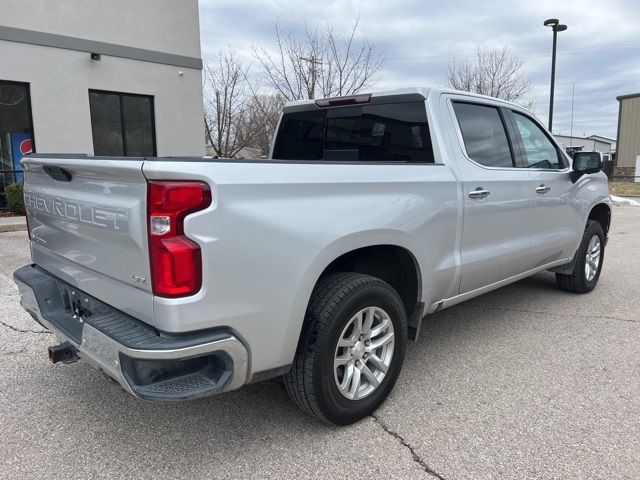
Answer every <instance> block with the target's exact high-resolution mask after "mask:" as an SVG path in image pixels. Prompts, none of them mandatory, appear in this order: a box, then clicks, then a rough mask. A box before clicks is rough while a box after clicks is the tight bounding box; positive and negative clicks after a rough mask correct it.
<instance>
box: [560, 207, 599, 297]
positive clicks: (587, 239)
mask: <svg viewBox="0 0 640 480" xmlns="http://www.w3.org/2000/svg"><path fill="white" fill-rule="evenodd" d="M604 243H605V236H604V231H603V230H602V226H601V225H600V223H598V222H596V221H594V220H588V221H587V226H586V228H585V230H584V234H583V236H582V242H580V247H578V251H577V252H576V260H575V263H574V267H573V272H571V273H570V274H565V273H556V281H557V282H558V286H559V287H560V288H561V289H563V290H566V291H568V292H574V293H587V292H590V291H591V290H593V289H594V288H595V286H596V284H597V283H598V279H599V278H600V272H601V271H602V263H603V261H604Z"/></svg>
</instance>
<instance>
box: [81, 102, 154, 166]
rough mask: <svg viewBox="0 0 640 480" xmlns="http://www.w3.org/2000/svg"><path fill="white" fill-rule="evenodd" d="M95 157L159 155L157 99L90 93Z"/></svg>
mask: <svg viewBox="0 0 640 480" xmlns="http://www.w3.org/2000/svg"><path fill="white" fill-rule="evenodd" d="M89 107H90V110H91V129H92V131H93V153H94V155H112V156H129V157H152V156H154V155H155V154H156V139H155V129H154V118H153V97H150V96H148V95H132V94H128V93H117V92H103V91H97V90H89Z"/></svg>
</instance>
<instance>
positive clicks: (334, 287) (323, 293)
mask: <svg viewBox="0 0 640 480" xmlns="http://www.w3.org/2000/svg"><path fill="white" fill-rule="evenodd" d="M370 306H376V307H379V308H382V309H383V310H384V311H385V312H386V313H387V314H388V315H389V318H390V319H391V322H392V324H393V330H394V342H395V343H394V349H393V356H392V357H391V363H390V365H389V368H388V371H387V373H386V374H385V376H384V378H383V379H382V381H381V383H380V385H378V387H376V388H375V389H374V390H373V391H372V392H371V393H370V394H369V395H368V396H366V397H364V398H362V399H359V400H350V399H348V398H346V397H345V396H343V395H342V394H341V393H340V391H339V389H338V386H337V385H336V381H335V378H334V366H333V360H334V355H335V352H336V346H337V342H338V339H339V337H340V336H341V334H342V333H343V329H344V328H345V327H346V325H347V324H348V322H349V321H350V320H351V319H352V318H353V316H354V315H355V314H356V313H357V312H359V311H360V310H361V309H363V308H366V307H370ZM406 348H407V320H406V313H405V309H404V305H403V304H402V301H401V300H400V297H399V296H398V294H397V292H396V291H395V290H394V289H393V288H392V287H391V286H390V285H389V284H387V283H386V282H383V281H382V280H380V279H378V278H375V277H371V276H369V275H361V274H358V273H338V274H334V275H330V276H328V277H327V278H325V279H321V280H320V282H319V283H318V285H317V286H316V288H315V289H314V291H313V294H312V296H311V301H310V302H309V306H308V307H307V313H306V315H305V319H304V324H303V327H302V333H301V335H300V341H299V343H298V350H297V352H296V357H295V359H294V361H293V366H292V368H291V370H290V371H289V372H288V373H287V374H286V375H285V376H284V379H285V388H286V389H287V392H288V393H289V395H290V396H291V398H292V399H293V400H294V401H295V403H297V404H298V406H299V407H300V408H301V409H302V410H304V411H305V412H307V413H309V414H310V415H312V416H314V417H316V418H318V419H319V420H321V421H323V422H325V423H330V424H335V425H348V424H351V423H353V422H356V421H358V420H360V419H361V418H364V417H366V416H367V415H370V414H371V413H372V412H373V411H375V410H376V408H378V407H379V406H380V404H381V403H382V402H383V401H384V400H385V399H386V398H387V396H388V395H389V392H390V391H391V389H392V388H393V386H394V385H395V383H396V380H397V378H398V375H399V374H400V370H401V368H402V363H403V361H404V355H405V352H406Z"/></svg>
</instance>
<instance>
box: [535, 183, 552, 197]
mask: <svg viewBox="0 0 640 480" xmlns="http://www.w3.org/2000/svg"><path fill="white" fill-rule="evenodd" d="M549 190H551V187H549V186H548V185H545V184H542V185H540V186H539V187H536V193H539V194H541V195H542V194H545V193H547V192H548V191H549Z"/></svg>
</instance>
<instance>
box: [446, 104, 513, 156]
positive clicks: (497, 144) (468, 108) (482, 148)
mask: <svg viewBox="0 0 640 480" xmlns="http://www.w3.org/2000/svg"><path fill="white" fill-rule="evenodd" d="M453 109H454V111H455V113H456V118H457V119H458V124H459V125H460V131H461V132H462V139H463V140H464V146H465V148H466V149H467V155H468V156H469V158H471V159H472V160H474V161H476V162H478V163H479V164H481V165H484V166H486V167H513V166H514V163H513V155H512V153H511V147H510V146H509V140H508V139H507V132H506V129H505V126H504V123H503V121H502V117H501V116H500V112H499V111H498V109H497V108H495V107H490V106H488V105H476V104H472V103H462V102H453Z"/></svg>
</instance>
